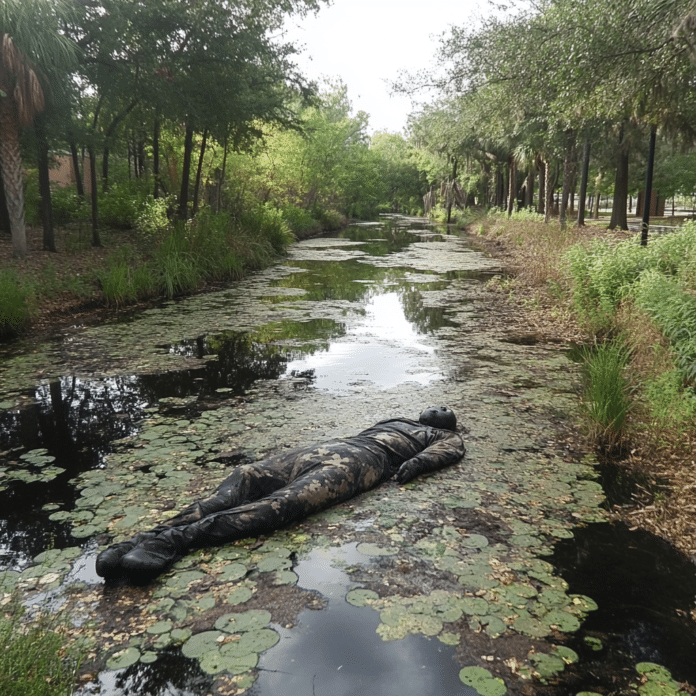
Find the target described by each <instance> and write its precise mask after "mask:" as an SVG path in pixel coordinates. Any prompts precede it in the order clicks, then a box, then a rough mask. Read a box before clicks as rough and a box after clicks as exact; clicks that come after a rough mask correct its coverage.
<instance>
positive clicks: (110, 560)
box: [95, 532, 157, 578]
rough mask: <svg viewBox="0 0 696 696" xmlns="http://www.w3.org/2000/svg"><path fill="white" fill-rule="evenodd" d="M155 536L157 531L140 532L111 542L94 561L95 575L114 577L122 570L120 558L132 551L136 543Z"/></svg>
mask: <svg viewBox="0 0 696 696" xmlns="http://www.w3.org/2000/svg"><path fill="white" fill-rule="evenodd" d="M156 536H157V532H141V533H140V534H136V535H135V536H134V537H133V538H132V539H128V540H127V541H121V542H119V543H118V544H112V545H111V546H109V548H108V549H104V551H102V552H101V553H100V554H99V555H98V556H97V560H96V563H95V567H96V571H97V575H99V576H100V577H102V578H114V577H116V576H118V575H120V574H121V573H122V572H123V568H122V567H121V559H122V558H123V557H124V556H125V555H126V554H127V553H128V552H129V551H132V550H133V549H134V548H135V547H136V546H138V544H142V543H143V542H144V541H147V540H148V539H152V538H154V537H156Z"/></svg>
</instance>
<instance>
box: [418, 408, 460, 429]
mask: <svg viewBox="0 0 696 696" xmlns="http://www.w3.org/2000/svg"><path fill="white" fill-rule="evenodd" d="M418 422H419V423H422V424H423V425H429V426H430V427H431V428H440V429H441V430H456V429H457V417H456V416H455V415H454V413H453V412H452V411H450V409H448V408H447V406H431V407H430V408H426V409H425V411H423V413H421V414H420V418H419V419H418Z"/></svg>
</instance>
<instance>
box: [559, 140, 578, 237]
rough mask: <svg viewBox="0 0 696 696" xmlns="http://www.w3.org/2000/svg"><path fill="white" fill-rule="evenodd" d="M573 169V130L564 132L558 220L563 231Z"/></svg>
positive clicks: (565, 223)
mask: <svg viewBox="0 0 696 696" xmlns="http://www.w3.org/2000/svg"><path fill="white" fill-rule="evenodd" d="M574 169H575V132H574V131H573V130H568V131H566V149H565V157H564V158H563V193H562V195H561V209H560V211H559V218H560V222H561V229H562V230H563V229H565V228H566V225H567V215H568V198H569V197H570V189H571V184H572V181H573V170H574Z"/></svg>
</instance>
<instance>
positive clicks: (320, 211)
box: [312, 208, 346, 232]
mask: <svg viewBox="0 0 696 696" xmlns="http://www.w3.org/2000/svg"><path fill="white" fill-rule="evenodd" d="M312 214H313V215H314V217H315V218H316V219H317V220H318V221H319V225H320V226H321V229H322V230H324V231H325V232H333V231H335V230H340V229H341V227H343V226H344V225H345V224H346V217H345V215H341V213H339V212H338V211H337V210H329V209H325V208H315V209H314V211H313V213H312Z"/></svg>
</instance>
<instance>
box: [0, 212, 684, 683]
mask: <svg viewBox="0 0 696 696" xmlns="http://www.w3.org/2000/svg"><path fill="white" fill-rule="evenodd" d="M500 270H501V269H500V268H499V267H498V264H497V262H496V261H495V259H491V258H489V257H487V256H486V255H485V254H483V253H481V252H479V251H477V250H476V249H475V245H474V244H472V240H470V239H469V238H468V237H467V236H466V235H465V234H464V233H460V232H457V231H454V230H451V229H447V228H445V227H439V228H438V227H431V226H428V225H426V224H424V223H423V222H422V221H420V220H415V219H408V218H401V217H394V218H388V219H384V220H383V221H382V222H381V223H379V224H376V223H371V224H362V225H353V226H351V227H349V228H348V229H346V230H345V231H343V232H342V233H340V234H337V235H332V236H328V237H322V238H318V239H312V240H306V241H304V242H301V243H298V244H296V245H294V246H293V248H292V250H291V251H290V254H289V256H288V258H287V259H286V260H284V261H283V262H282V263H279V264H277V265H276V266H274V267H272V268H269V269H267V270H265V271H262V272H259V273H257V274H254V275H253V276H252V277H250V278H248V279H246V280H244V281H242V282H240V283H236V284H235V285H234V286H232V287H230V288H229V289H226V290H222V291H219V292H215V293H208V294H205V295H200V296H197V297H192V298H188V299H185V300H181V301H178V302H170V303H167V304H165V305H163V306H161V307H157V308H153V309H151V310H147V311H145V312H142V313H139V314H137V315H133V316H129V317H127V319H126V320H124V321H120V322H114V323H111V324H108V325H104V326H100V327H91V328H85V327H71V328H70V329H68V330H66V331H65V333H64V334H63V335H62V336H59V337H56V339H55V340H54V341H51V342H47V343H46V344H44V345H40V346H29V345H22V344H16V345H13V346H10V347H8V348H6V349H5V351H4V353H3V355H2V362H1V363H0V455H1V458H2V461H0V474H1V478H0V503H1V506H0V569H1V570H2V571H3V572H2V573H1V574H0V578H1V580H2V583H3V591H4V592H6V593H9V592H11V591H13V590H14V591H19V593H20V595H21V596H22V598H23V600H24V601H25V603H26V604H27V605H28V606H29V607H30V608H32V610H37V609H39V608H42V607H46V606H48V607H50V608H51V609H54V610H55V609H61V610H62V611H63V613H64V616H65V617H66V620H67V621H68V622H69V623H70V625H71V633H72V634H74V635H75V636H78V635H79V636H80V640H81V641H83V643H84V646H86V651H87V654H86V657H85V660H84V665H85V673H86V677H85V679H84V680H83V683H82V686H81V687H80V690H79V694H82V695H83V696H87V695H88V694H104V695H106V694H108V695H110V696H126V694H139V695H140V694H152V696H165V694H166V695H168V696H169V695H171V696H179V695H180V696H184V695H185V694H204V693H206V694H207V693H211V694H220V695H222V694H230V693H243V692H245V691H248V692H249V693H251V694H256V695H257V696H266V695H270V694H276V693H278V692H279V691H280V690H281V689H289V690H290V691H291V692H292V693H297V694H305V693H306V694H316V695H322V694H330V695H331V696H339V695H341V694H346V695H348V694H365V693H379V694H382V695H384V696H388V695H389V694H392V693H393V694H397V693H398V694H414V695H415V694H421V693H437V694H438V695H440V696H450V695H452V696H454V695H456V694H475V693H479V694H481V695H482V696H495V694H503V693H510V694H528V693H558V694H575V693H579V692H581V691H584V692H588V693H589V692H593V693H602V694H604V693H616V692H617V690H618V691H619V692H621V693H635V692H637V691H645V694H646V696H647V694H648V693H657V692H655V691H653V692H650V691H648V689H656V688H658V685H659V688H665V689H668V690H667V691H664V692H661V693H677V691H678V689H679V686H678V683H677V680H679V681H682V682H689V683H690V684H692V685H694V686H696V673H695V671H696V668H695V667H694V665H693V664H692V663H693V661H692V660H690V658H689V655H693V654H694V648H696V640H695V638H694V637H695V636H696V632H695V631H694V626H693V621H692V619H691V617H690V612H691V611H692V609H693V600H694V596H695V595H696V582H694V572H693V565H692V564H691V563H690V562H688V561H686V559H681V557H679V556H678V554H676V553H675V552H674V551H673V550H671V549H669V548H668V547H667V546H666V545H665V544H662V543H660V542H658V541H657V540H654V539H652V538H649V537H647V536H645V535H643V536H640V535H638V534H637V533H635V532H631V531H630V530H622V529H619V528H617V527H615V526H613V525H609V524H608V523H607V522H606V521H605V516H604V512H603V509H602V503H603V494H602V490H601V486H600V485H599V483H598V482H597V475H596V472H595V470H594V468H593V464H594V462H593V459H592V457H591V456H588V455H587V454H586V453H584V452H581V451H577V450H576V449H575V445H574V442H575V441H576V440H575V438H574V437H572V428H573V423H574V419H575V409H576V408H577V396H576V393H575V389H576V376H575V367H574V365H573V364H572V362H571V361H570V360H569V359H568V357H567V352H566V348H565V347H564V346H562V345H557V344H546V343H544V342H543V341H540V340H537V339H536V338H535V337H533V336H530V335H528V334H524V335H521V334H520V331H522V330H524V329H520V328H518V326H517V322H516V321H515V317H514V316H512V317H511V313H514V310H513V309H511V306H510V305H507V304H506V303H505V299H504V297H503V296H502V295H500V294H496V293H495V292H493V291H492V290H489V289H488V288H487V287H486V282H487V281H488V280H489V279H490V278H491V277H492V276H493V275H494V274H496V273H499V272H500ZM440 403H446V404H448V405H449V406H451V407H452V408H453V409H454V410H455V412H456V413H457V415H458V417H459V422H460V427H461V428H462V430H463V432H464V433H465V440H466V444H467V450H468V451H467V456H466V457H465V459H464V460H463V461H462V462H461V463H460V464H459V465H458V466H456V467H453V468H452V469H449V470H446V471H442V472H438V474H437V475H434V476H431V477H426V478H423V479H422V480H418V481H416V482H413V483H410V484H408V485H407V486H405V487H401V486H398V485H397V484H396V483H395V482H389V483H387V484H385V485H383V486H382V487H381V488H379V489H377V490H375V491H372V492H371V493H369V494H367V495H364V496H361V497H360V498H357V499H355V500H353V501H349V502H348V503H345V504H343V505H340V506H337V507H336V508H334V509H332V510H329V511H327V512H325V513H323V514H321V515H317V516H315V517H313V518H311V519H309V520H307V521H305V522H303V523H301V524H299V525H295V526H293V527H291V528H289V529H287V530H282V531H280V532H278V533H276V534H273V535H271V536H269V537H268V538H265V539H260V540H249V541H246V542H240V543H238V544H232V545H229V546H227V547H225V548H223V549H213V550H203V551H199V552H196V553H193V554H190V555H189V556H187V557H186V558H185V559H182V560H181V561H179V562H178V563H177V564H176V565H175V566H174V567H173V568H172V569H171V570H170V571H168V572H167V573H165V574H164V575H163V576H162V577H161V578H159V579H157V580H156V581H154V582H153V583H151V584H149V585H147V586H140V587H132V586H129V585H127V584H123V583H119V582H113V583H104V582H103V581H102V580H101V579H100V578H98V577H97V576H96V575H95V573H94V558H95V557H96V554H97V551H98V548H99V546H100V544H105V543H109V542H110V541H111V540H113V539H115V540H118V539H121V538H126V537H128V536H130V535H132V534H134V533H136V532H137V531H141V530H143V529H147V528H148V527H150V526H153V525H154V524H157V523H158V522H159V521H161V520H162V518H163V516H167V515H171V514H172V511H175V510H177V509H181V508H182V507H184V506H185V505H186V504H187V503H188V502H190V501H191V500H192V499H193V498H196V497H201V496H204V495H207V494H209V493H210V492H211V491H212V490H213V489H214V487H215V485H216V484H217V483H218V482H219V481H220V480H221V479H222V478H224V477H225V476H226V475H227V474H228V473H229V470H230V468H231V467H233V466H235V465H236V464H238V463H239V462H242V461H249V460H253V459H256V458H259V457H261V456H264V455H266V454H270V453H275V452H279V451H282V450H283V449H286V448H290V447H294V446H298V445H305V444H310V443H315V442H320V441H323V440H326V439H330V438H333V437H341V436H348V435H352V434H355V433H356V432H358V431H360V430H361V429H363V428H365V427H368V426H369V425H372V424H373V423H375V422H376V421H378V420H382V419H384V418H389V417H394V416H406V417H412V418H415V417H417V415H418V413H419V412H420V410H422V408H424V407H427V406H429V405H434V404H440ZM609 569H611V570H612V572H609ZM617 569H618V572H613V571H615V570H617ZM622 569H623V570H624V571H626V569H630V570H627V571H626V572H621V570H622ZM598 578H599V582H597V579H598ZM661 586H663V587H664V588H665V591H664V592H661V591H660V587H661ZM666 588H670V589H669V590H667V589H666ZM677 588H679V590H680V591H676V590H677ZM669 689H671V691H669Z"/></svg>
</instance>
